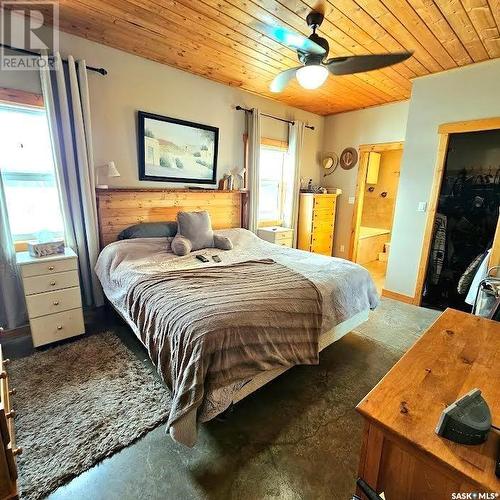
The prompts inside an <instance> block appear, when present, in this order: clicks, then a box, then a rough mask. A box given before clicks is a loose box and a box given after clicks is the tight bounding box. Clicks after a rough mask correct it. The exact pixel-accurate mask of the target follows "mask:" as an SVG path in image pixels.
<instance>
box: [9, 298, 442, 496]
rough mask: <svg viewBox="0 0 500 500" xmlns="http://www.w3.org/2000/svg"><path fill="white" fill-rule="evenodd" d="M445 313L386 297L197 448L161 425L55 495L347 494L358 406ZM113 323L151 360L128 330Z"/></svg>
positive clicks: (207, 432) (217, 424)
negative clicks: (316, 359)
mask: <svg viewBox="0 0 500 500" xmlns="http://www.w3.org/2000/svg"><path fill="white" fill-rule="evenodd" d="M437 315H438V313H436V312H435V311H430V310H427V309H422V308H417V307H415V306H411V305H407V304H403V303H400V302H396V301H393V300H390V299H383V300H382V303H381V305H380V307H379V308H378V309H377V310H376V311H374V312H373V313H371V317H370V320H369V321H368V322H367V323H365V324H364V325H362V326H360V327H359V328H358V329H357V332H351V333H350V334H348V335H346V336H345V337H344V338H343V339H341V340H340V341H339V342H337V343H335V344H334V345H332V346H330V347H329V348H327V349H326V350H325V351H323V352H322V354H321V362H320V365H319V366H299V367H295V368H293V369H291V370H289V371H288V372H287V373H285V374H284V375H282V376H281V377H279V378H278V379H276V380H274V381H273V382H271V383H270V384H268V385H267V386H265V387H263V388H262V389H260V390H259V391H257V392H256V393H254V394H252V395H251V396H249V397H248V398H246V399H245V400H243V401H242V402H240V403H239V404H237V405H235V407H234V411H233V412H232V413H231V415H230V416H229V418H228V419H227V420H226V421H217V420H216V421H211V422H209V423H207V424H204V425H202V426H201V428H200V434H199V441H198V443H197V444H196V446H195V448H193V449H187V448H185V447H182V446H181V445H178V444H176V443H174V442H173V441H172V440H171V439H170V438H169V437H167V436H165V433H164V426H160V427H158V428H157V429H155V430H153V431H152V432H150V433H148V434H147V435H146V436H144V437H143V438H141V439H140V440H138V441H137V442H136V443H134V444H133V445H131V446H129V447H127V448H125V449H123V450H122V451H120V452H118V453H116V454H115V455H113V456H112V457H110V458H108V459H106V460H104V461H103V462H101V463H99V464H97V465H96V466H94V467H93V468H91V469H89V470H88V471H86V472H84V473H82V474H81V475H80V476H78V477H76V478H75V479H73V480H71V481H70V482H69V483H67V484H66V485H64V486H62V487H60V488H59V489H58V490H56V491H54V492H53V493H52V494H51V495H50V496H49V498H50V499H51V500H59V499H68V498H71V499H107V500H111V499H136V498H141V499H183V500H184V499H245V500H251V499H278V498H279V499H315V500H318V499H339V500H347V499H349V498H351V496H350V495H351V494H352V493H353V491H354V481H355V478H356V471H357V466H358V456H359V449H360V442H361V431H362V420H361V417H359V416H358V415H357V413H356V412H355V409H354V408H355V406H356V404H357V403H358V402H359V401H360V400H361V399H362V398H363V397H364V396H365V394H366V393H367V392H369V391H370V389H371V388H372V387H373V386H374V385H375V384H376V383H377V382H378V381H379V380H380V379H381V378H382V376H383V375H384V374H385V373H386V372H387V371H388V370H389V369H390V368H391V366H393V364H394V363H395V362H396V361H397V360H398V359H399V357H400V356H401V355H402V354H403V353H404V351H405V350H406V349H407V348H408V347H409V346H410V345H411V344H412V343H413V342H414V341H415V340H416V339H417V338H418V336H419V335H420V334H421V333H422V331H423V330H424V329H425V328H427V327H428V326H429V325H430V323H432V322H433V320H434V319H435V318H436V317H437ZM99 326H100V327H103V326H104V323H103V322H100V323H99ZM108 326H109V325H108ZM111 327H112V328H113V329H114V330H115V331H116V332H117V334H118V335H119V336H120V337H121V338H122V339H123V340H124V343H125V344H126V345H127V346H128V347H129V348H130V349H131V350H132V351H133V352H135V353H136V355H137V356H138V357H139V358H140V359H142V360H144V359H145V357H146V355H145V351H144V350H143V349H142V346H140V345H139V343H138V342H137V341H136V340H135V338H133V336H132V334H131V333H130V332H129V331H128V329H127V328H126V327H124V326H123V325H120V324H119V323H118V322H112V323H111ZM6 350H7V351H10V352H9V353H8V355H9V356H11V357H13V355H14V356H15V355H16V351H17V355H19V354H20V353H23V354H27V351H28V350H29V347H26V346H24V347H23V343H22V341H21V340H18V341H17V344H16V343H14V344H12V345H10V346H6ZM23 351H24V352H23ZM145 363H146V365H148V366H150V364H149V361H145Z"/></svg>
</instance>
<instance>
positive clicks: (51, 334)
mask: <svg viewBox="0 0 500 500" xmlns="http://www.w3.org/2000/svg"><path fill="white" fill-rule="evenodd" d="M30 326H31V336H32V337H33V345H34V346H35V347H38V346H41V345H44V344H48V343H50V342H56V341H57V340H62V339H66V338H68V337H73V336H75V335H80V334H82V333H85V325H84V323H83V312H82V310H81V309H72V310H71V311H65V312H61V313H57V314H49V315H48V316H41V317H39V318H34V319H32V320H31V321H30Z"/></svg>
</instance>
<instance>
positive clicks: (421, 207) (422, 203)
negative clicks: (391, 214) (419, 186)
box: [417, 201, 427, 212]
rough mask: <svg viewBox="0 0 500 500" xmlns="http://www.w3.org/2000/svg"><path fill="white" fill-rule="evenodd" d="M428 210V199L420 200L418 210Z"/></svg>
mask: <svg viewBox="0 0 500 500" xmlns="http://www.w3.org/2000/svg"><path fill="white" fill-rule="evenodd" d="M426 210H427V202H426V201H419V202H418V207H417V212H425V211H426Z"/></svg>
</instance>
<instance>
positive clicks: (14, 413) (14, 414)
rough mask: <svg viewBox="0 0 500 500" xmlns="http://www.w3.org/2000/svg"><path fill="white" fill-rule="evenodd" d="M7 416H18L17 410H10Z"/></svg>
mask: <svg viewBox="0 0 500 500" xmlns="http://www.w3.org/2000/svg"><path fill="white" fill-rule="evenodd" d="M5 416H6V417H7V418H14V417H15V416H16V411H15V410H10V411H9V413H6V414H5Z"/></svg>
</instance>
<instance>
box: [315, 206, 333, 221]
mask: <svg viewBox="0 0 500 500" xmlns="http://www.w3.org/2000/svg"><path fill="white" fill-rule="evenodd" d="M334 219H335V212H334V211H333V210H332V209H330V208H329V209H326V210H314V211H313V223H314V222H333V220H334Z"/></svg>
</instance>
